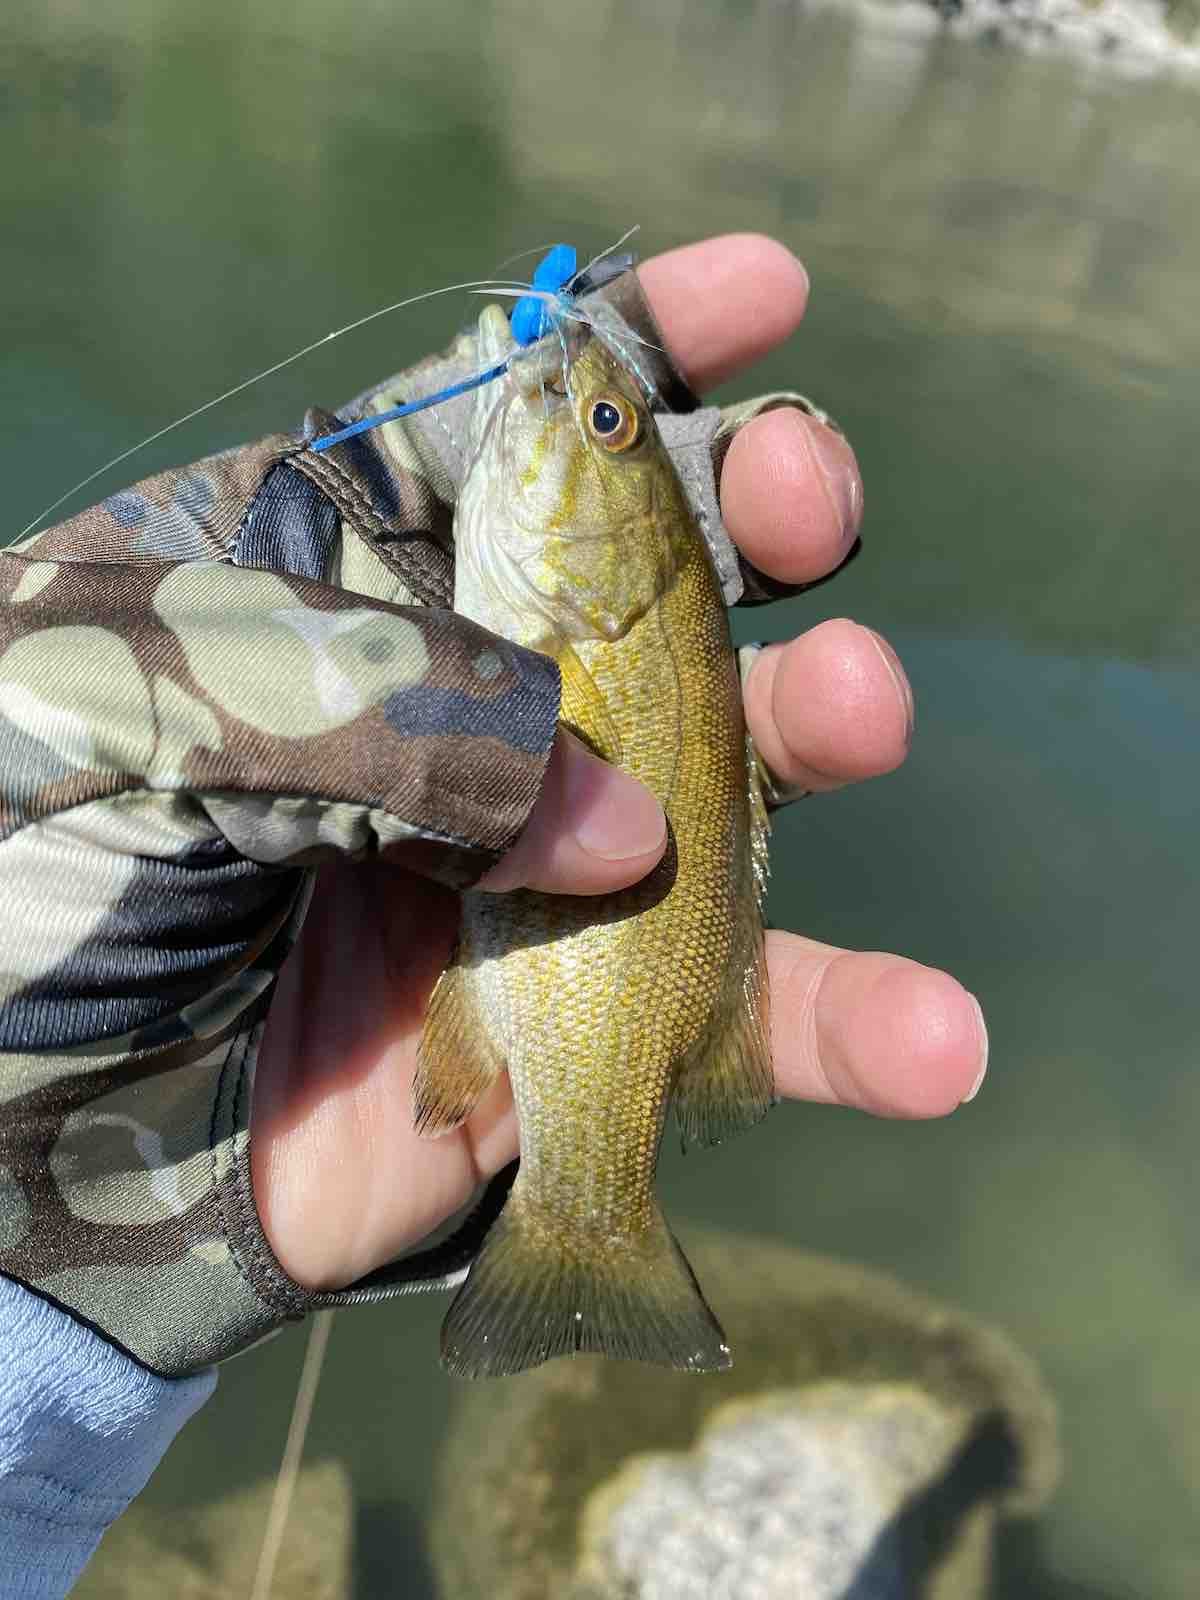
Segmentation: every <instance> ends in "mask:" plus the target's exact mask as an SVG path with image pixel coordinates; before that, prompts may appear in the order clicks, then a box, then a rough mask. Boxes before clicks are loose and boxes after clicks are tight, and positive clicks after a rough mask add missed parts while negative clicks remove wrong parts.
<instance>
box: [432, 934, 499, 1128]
mask: <svg viewBox="0 0 1200 1600" xmlns="http://www.w3.org/2000/svg"><path fill="white" fill-rule="evenodd" d="M504 1065H505V1064H504V1061H503V1059H502V1057H501V1055H500V1052H499V1050H497V1048H496V1046H495V1045H494V1044H493V1042H492V1039H491V1036H490V1034H489V1032H488V1027H487V1023H486V1021H485V1019H484V1018H483V1017H481V1016H480V1015H479V1014H478V1008H477V1007H476V1006H475V1004H474V1001H473V999H472V997H471V995H470V992H469V990H468V986H467V981H466V974H465V970H464V969H463V967H461V966H460V965H459V964H458V962H457V961H455V962H453V963H451V965H450V966H448V967H447V968H446V970H445V972H443V973H442V975H441V977H440V978H439V979H438V981H437V983H436V985H435V986H434V990H433V994H432V995H431V996H430V1000H429V1010H428V1011H427V1012H426V1015H425V1031H424V1032H423V1033H422V1035H421V1043H420V1046H419V1048H418V1051H417V1071H416V1076H415V1077H414V1079H413V1123H414V1125H415V1127H416V1130H417V1132H418V1133H419V1134H420V1135H421V1136H422V1137H423V1138H427V1139H432V1138H436V1137H437V1136H438V1134H442V1133H449V1132H450V1131H451V1130H452V1129H454V1128H457V1127H459V1126H460V1125H461V1124H462V1123H463V1122H465V1121H466V1119H467V1118H468V1117H469V1116H470V1115H471V1113H472V1111H474V1109H475V1107H476V1106H477V1105H478V1104H479V1102H480V1100H481V1099H482V1098H483V1096H484V1095H485V1094H486V1093H487V1091H488V1090H489V1089H490V1088H491V1086H492V1084H493V1083H495V1081H496V1079H497V1078H498V1077H499V1076H500V1074H501V1072H503V1070H504Z"/></svg>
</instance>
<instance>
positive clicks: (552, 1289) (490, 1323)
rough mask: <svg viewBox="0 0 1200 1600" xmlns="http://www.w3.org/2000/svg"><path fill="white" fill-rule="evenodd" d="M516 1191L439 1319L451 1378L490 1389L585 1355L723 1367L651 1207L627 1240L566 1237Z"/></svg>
mask: <svg viewBox="0 0 1200 1600" xmlns="http://www.w3.org/2000/svg"><path fill="white" fill-rule="evenodd" d="M520 1185H521V1178H520V1175H518V1178H517V1184H516V1186H515V1187H514V1189H513V1192H512V1194H511V1195H510V1197H509V1201H508V1204H507V1205H506V1206H505V1208H504V1210H503V1211H502V1212H501V1213H500V1217H499V1219H498V1221H496V1222H495V1223H494V1224H493V1225H492V1228H491V1231H490V1232H489V1233H488V1235H487V1237H486V1238H485V1240H484V1242H483V1248H482V1249H481V1250H480V1252H479V1254H478V1256H477V1257H476V1258H475V1262H474V1264H473V1265H472V1267H471V1270H470V1273H469V1274H468V1276H467V1281H466V1282H465V1283H464V1284H463V1286H462V1288H461V1289H460V1290H459V1291H458V1295H457V1297H456V1298H455V1300H454V1304H453V1305H452V1306H451V1307H450V1310H449V1312H448V1313H447V1315H446V1320H445V1323H444V1324H443V1326H442V1365H443V1366H444V1367H445V1368H446V1370H447V1371H448V1372H450V1373H452V1374H453V1375H454V1376H455V1377H459V1378H498V1377H504V1376H507V1375H508V1374H511V1373H515V1372H524V1371H525V1370H526V1369H527V1368H529V1367H536V1366H538V1365H540V1364H541V1363H542V1362H543V1361H549V1360H551V1359H552V1358H553V1357H554V1356H566V1355H577V1354H581V1353H583V1352H585V1351H595V1352H597V1353H599V1354H602V1355H607V1356H616V1357H619V1358H623V1359H625V1360H628V1361H652V1362H655V1363H657V1364H659V1365H660V1366H667V1367H676V1368H679V1369H681V1370H683V1371H687V1372H720V1371H723V1370H724V1369H725V1368H726V1367H728V1366H730V1365H731V1360H730V1355H729V1346H728V1345H727V1344H726V1342H725V1335H724V1334H723V1333H722V1331H721V1326H720V1324H719V1323H718V1322H717V1319H716V1318H715V1317H714V1316H713V1314H712V1312H711V1311H710V1309H709V1307H708V1303H707V1301H706V1300H705V1299H704V1296H703V1294H701V1292H700V1287H699V1285H698V1284H697V1282H696V1278H695V1275H694V1274H693V1272H692V1269H691V1267H690V1266H689V1265H688V1263H687V1258H686V1257H685V1256H684V1254H683V1251H682V1250H681V1249H680V1248H679V1245H678V1244H677V1243H676V1241H675V1238H674V1235H673V1234H672V1233H671V1230H670V1228H669V1227H668V1226H667V1222H666V1218H665V1217H664V1216H663V1214H662V1212H661V1211H660V1210H659V1209H658V1207H657V1206H655V1207H654V1209H653V1212H652V1214H651V1216H650V1217H649V1218H648V1219H647V1222H646V1224H645V1226H644V1227H643V1228H640V1229H638V1230H637V1231H636V1232H635V1233H633V1234H631V1235H629V1236H628V1237H625V1238H617V1239H614V1238H612V1237H611V1235H608V1234H605V1235H596V1236H592V1235H587V1234H584V1235H578V1234H564V1233H563V1231H562V1228H563V1225H562V1223H561V1222H559V1221H557V1220H556V1219H551V1218H550V1217H549V1216H547V1215H545V1214H542V1213H541V1212H539V1210H538V1209H537V1207H536V1205H535V1204H532V1203H531V1202H530V1199H529V1197H528V1196H527V1195H526V1194H524V1193H522V1191H521V1187H520Z"/></svg>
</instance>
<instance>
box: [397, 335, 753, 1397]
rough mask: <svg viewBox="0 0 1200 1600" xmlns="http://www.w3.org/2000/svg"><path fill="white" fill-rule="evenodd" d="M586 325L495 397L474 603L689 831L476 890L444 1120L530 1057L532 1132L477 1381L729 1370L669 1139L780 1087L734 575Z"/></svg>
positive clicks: (454, 1118)
mask: <svg viewBox="0 0 1200 1600" xmlns="http://www.w3.org/2000/svg"><path fill="white" fill-rule="evenodd" d="M566 339H567V340H569V351H567V350H564V352H563V354H562V357H561V360H560V359H559V357H558V356H557V355H556V354H555V352H554V351H553V349H552V348H550V347H551V346H552V344H553V341H547V342H546V343H544V344H543V345H542V346H535V347H534V349H533V350H532V351H530V352H529V353H527V354H518V355H515V356H513V358H512V360H511V362H510V364H509V369H508V371H507V373H506V374H505V375H504V376H503V377H502V378H500V379H499V380H497V381H495V382H494V383H492V384H490V385H488V386H487V387H486V388H483V389H481V390H480V391H479V394H478V396H477V399H476V406H475V412H474V423H473V442H474V453H473V455H472V458H471V460H470V463H469V466H468V470H467V474H466V478H465V480H464V482H463V485H462V490H461V493H460V497H459V502H458V508H457V511H456V518H455V545H456V552H457V554H456V563H457V564H456V580H455V600H454V603H455V609H456V610H457V611H460V612H462V613H463V614H464V615H466V616H469V617H471V618H472V619H473V620H475V621H476V622H479V623H481V624H483V626H485V627H487V628H489V629H491V630H492V632H494V633H497V634H500V635H502V636H504V637H505V638H508V639H511V640H514V641H516V642H517V643H520V644H523V645H527V646H529V647H531V648H533V649H536V650H540V651H543V652H544V653H545V654H547V655H550V656H552V657H553V658H554V659H555V660H556V661H557V662H558V664H559V667H560V670H561V673H562V684H563V697H562V709H561V717H562V721H563V722H564V723H565V724H566V725H567V726H568V727H569V728H571V729H572V731H574V732H575V733H576V734H578V735H579V736H580V737H582V738H583V739H584V740H585V741H586V742H587V743H588V744H589V745H590V746H591V748H592V749H593V750H594V751H596V753H597V754H599V755H602V756H604V757H605V758H606V759H607V760H609V761H612V762H614V763H616V764H617V765H619V766H621V767H622V768H624V770H625V771H627V772H629V773H631V774H633V775H634V776H635V777H637V778H639V779H640V780H641V781H642V782H643V783H644V784H646V785H647V786H648V787H649V788H650V789H651V790H653V792H654V793H655V795H656V796H657V797H658V799H659V800H660V802H661V803H662V805H663V808H664V810H665V811H666V814H667V817H668V820H669V823H670V842H669V844H668V849H667V853H666V856H665V857H664V859H663V861H662V862H661V863H660V865H659V866H658V867H657V868H656V869H655V870H654V871H653V872H652V873H651V874H650V875H649V876H648V877H647V878H646V879H644V880H643V881H642V882H641V883H638V884H636V885H634V886H633V887H632V888H630V889H626V890H623V891H621V892H620V893H617V894H611V895H604V896H598V897H597V896H567V895H553V896H552V895H544V894H538V893H534V892H532V891H525V890H523V891H519V892H517V893H514V894H507V895H489V894H486V893H481V892H472V893H468V894H466V895H465V896H464V897H463V908H462V922H461V928H460V937H459V944H458V948H457V950H456V953H455V956H454V958H453V960H452V962H451V965H450V966H449V967H448V968H447V970H446V972H445V973H444V974H443V975H442V977H441V979H440V980H439V982H438V984H437V987H436V988H435V990H434V993H433V997H432V999H431V1001H430V1006H429V1012H428V1016H427V1018H426V1023H425V1030H424V1035H423V1038H422V1041H421V1048H420V1057H419V1065H418V1072H417V1078H416V1082H415V1085H414V1109H415V1116H416V1121H417V1126H418V1128H419V1129H420V1130H421V1132H423V1133H425V1134H428V1135H436V1134H439V1133H444V1132H446V1131H448V1130H449V1129H451V1128H454V1127H457V1126H458V1125H459V1124H460V1123H461V1122H462V1121H463V1120H464V1119H465V1118H466V1117H467V1116H468V1115H469V1114H470V1112H471V1111H472V1110H473V1109H474V1107H475V1105H476V1104H477V1103H478V1101H479V1099H480V1097H481V1096H482V1095H483V1094H484V1093H485V1092H486V1090H487V1089H488V1088H489V1087H490V1086H491V1085H492V1083H494V1081H495V1080H496V1078H497V1077H498V1076H499V1074H500V1073H501V1072H503V1071H504V1070H507V1071H508V1073H509V1076H510V1078H511V1082H512V1089H513V1095H514V1099H515V1101H516V1109H517V1118H518V1123H519V1127H520V1147H521V1165H520V1169H519V1171H518V1174H517V1178H516V1182H515V1184H514V1185H513V1188H512V1191H511V1193H510V1195H509V1197H508V1200H507V1203H506V1205H505V1207H504V1210H503V1211H502V1212H501V1214H500V1216H499V1218H498V1219H497V1220H496V1222H495V1223H494V1224H493V1225H492V1227H491V1229H490V1231H489V1232H488V1233H487V1235H486V1238H485V1240H484V1243H483V1245H482V1248H481V1249H480V1252H479V1254H478V1256H477V1257H476V1259H475V1261H474V1263H473V1265H472V1267H471V1270H470V1273H469V1275H468V1277H467V1280H466V1282H465V1283H464V1284H463V1285H462V1287H461V1289H460V1290H459V1292H458V1295H457V1297H456V1298H455V1300H454V1303H453V1304H452V1306H451V1308H450V1311H449V1313H448V1314H447V1317H446V1321H445V1325H444V1327H443V1333H442V1358H443V1363H444V1365H445V1366H446V1367H447V1369H448V1370H449V1371H451V1372H453V1373H455V1374H458V1375H460V1376H464V1377H482V1376H492V1375H501V1374H507V1373H515V1372H520V1371H522V1370H524V1369H525V1368H527V1367H530V1366H535V1365H537V1364H538V1363H539V1362H542V1361H545V1360H548V1359H550V1358H551V1357H553V1356H557V1355H564V1354H570V1353H573V1352H577V1351H602V1352H604V1353H606V1354H608V1355H613V1356H620V1357H626V1358H630V1359H637V1360H644V1361H653V1362H658V1363H661V1364H664V1365H667V1366H672V1367H679V1368H684V1369H687V1370H691V1371H697V1372H706V1371H714V1370H718V1369H721V1368H724V1367H727V1366H728V1365H729V1364H730V1353H729V1348H728V1346H727V1344H726V1342H725V1337H724V1335H723V1333H722V1331H721V1328H720V1325H719V1324H718V1322H717V1320H716V1318H715V1317H714V1316H713V1313H712V1311H711V1310H710V1309H709V1307H708V1305H707V1303H706V1302H705V1300H704V1297H703V1295H702V1294H701V1292H700V1289H699V1286H698V1285H697V1283H696V1280H695V1278H694V1276H693V1274H692V1272H691V1269H690V1267H689V1266H688V1264H687V1261H686V1259H685V1257H684V1255H683V1252H682V1251H681V1250H680V1248H679V1246H678V1244H677V1243H676V1241H675V1239H674V1237H673V1236H672V1234H671V1231H670V1229H669V1227H668V1225H667V1223H666V1220H665V1218H664V1216H663V1214H662V1211H661V1210H660V1208H659V1206H658V1203H657V1201H656V1199H655V1196H654V1172H655V1167H656V1164H657V1156H658V1147H659V1142H660V1139H661V1136H662V1132H663V1127H664V1122H665V1117H666V1112H667V1107H668V1103H669V1102H672V1101H673V1103H674V1107H675V1112H676V1116H677V1119H678V1122H679V1125H680V1128H681V1131H682V1133H683V1136H684V1138H685V1140H687V1141H691V1142H697V1143H704V1144H712V1143H717V1142H718V1141H719V1140H721V1139H723V1138H726V1137H728V1136H729V1135H731V1134H733V1133H735V1132H738V1131H739V1130H740V1129H742V1128H744V1127H748V1126H750V1125H751V1124H752V1123H754V1122H756V1121H758V1120H759V1118H761V1117H762V1116H763V1115H764V1114H765V1112H766V1110H767V1109H768V1107H769V1106H770V1105H771V1103H772V1100H773V1077H772V1071H771V1059H770V1048H769V1043H768V1028H767V980H766V968H765V959H764V951H763V923H762V909H761V903H762V895H763V890H764V887H765V881H766V839H767V831H768V829H767V818H766V811H765V808H764V806H763V803H762V797H761V793H760V790H759V786H758V780H757V776H756V768H755V761H754V757H753V752H752V750H751V749H750V748H749V744H748V738H747V734H746V731H745V725H744V721H743V715H742V703H741V689H740V685H739V682H738V675H737V668H736V663H735V660H734V655H733V650H732V645H731V642H730V635H729V625H728V619H727V616H726V611H725V605H724V601H723V598H722V595H721V590H720V586H719V584H718V582H717V579H716V576H715V574H714V572H713V569H712V565H711V561H710V558H709V554H708V549H707V546H706V544H705V541H704V537H703V535H702V533H701V531H700V529H699V527H698V526H697V524H696V521H695V518H694V515H693V513H692V510H691V507H690V505H689V503H688V500H687V497H686V495H685V493H684V491H683V488H682V486H681V484H680V482H679V479H678V477H677V476H676V473H675V469H674V466H673V464H672V462H671V459H670V456H669V455H668V453H667V450H666V448H665V446H664V445H663V443H662V440H661V438H660V437H659V434H658V430H657V428H656V426H655V423H654V419H653V417H652V416H651V414H650V411H649V408H648V406H647V404H646V402H645V400H644V398H643V395H642V393H641V390H640V389H639V387H638V385H637V383H636V380H635V379H634V377H633V375H632V374H631V373H630V372H629V371H627V370H626V368H625V366H624V364H623V363H622V362H620V361H619V360H618V359H617V357H616V356H615V355H614V354H613V353H612V351H611V350H610V349H609V348H608V346H607V345H606V344H605V343H603V342H602V341H601V340H600V339H599V338H598V337H596V336H594V335H589V334H588V332H587V330H583V331H577V330H574V329H573V330H571V332H570V334H568V335H566ZM480 344H481V354H482V357H483V359H484V360H485V361H486V362H487V363H488V364H489V365H490V364H492V363H493V362H499V361H501V360H503V359H504V358H505V357H506V356H509V355H511V354H512V352H513V350H514V344H513V340H512V336H511V334H510V332H509V329H508V324H507V322H506V320H505V317H504V314H503V312H501V311H500V310H499V308H498V307H495V306H489V307H488V308H487V309H486V310H485V311H484V313H483V315H482V316H481V318H480ZM548 350H549V353H547V352H548Z"/></svg>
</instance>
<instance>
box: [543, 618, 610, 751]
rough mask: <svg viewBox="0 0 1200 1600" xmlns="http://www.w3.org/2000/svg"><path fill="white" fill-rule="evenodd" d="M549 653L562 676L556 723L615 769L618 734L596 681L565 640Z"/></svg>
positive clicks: (560, 641) (556, 643)
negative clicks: (560, 723)
mask: <svg viewBox="0 0 1200 1600" xmlns="http://www.w3.org/2000/svg"><path fill="white" fill-rule="evenodd" d="M552 653H553V656H554V659H555V661H557V662H558V670H559V672H560V673H561V674H562V704H561V707H560V709H559V713H558V714H559V718H560V720H561V721H563V722H565V723H566V724H567V726H568V727H569V728H570V729H571V731H572V732H573V733H577V734H578V735H579V736H580V738H581V739H583V741H584V743H585V744H587V745H590V747H591V748H592V750H593V751H595V753H596V755H598V756H603V757H604V759H605V760H606V761H611V762H613V763H614V765H617V766H619V765H620V762H621V753H622V752H621V735H620V734H619V733H618V732H617V725H616V723H615V722H614V721H613V719H612V716H611V715H610V713H609V709H608V707H607V706H606V705H605V703H604V696H603V695H602V694H601V693H600V690H599V689H598V688H597V686H596V680H595V679H594V678H593V677H592V675H591V673H590V672H589V671H588V669H587V668H586V667H585V666H584V664H583V662H582V661H581V660H580V659H579V657H578V656H577V655H576V653H575V651H574V650H573V649H572V648H571V646H570V645H569V644H568V643H567V641H566V640H565V639H559V640H557V641H556V642H555V644H554V648H553V652H552Z"/></svg>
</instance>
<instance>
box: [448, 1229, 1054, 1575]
mask: <svg viewBox="0 0 1200 1600" xmlns="http://www.w3.org/2000/svg"><path fill="white" fill-rule="evenodd" d="M687 1250H688V1255H689V1257H690V1258H691V1259H692V1261H693V1263H694V1264H695V1266H696V1270H697V1273H698V1275H699V1277H700V1279H701V1281H702V1282H703V1283H704V1285H705V1288H706V1290H707V1291H708V1293H709V1294H710V1297H711V1299H712V1301H713V1303H714V1305H715V1306H716V1308H717V1309H718V1312H719V1314H720V1316H721V1319H722V1321H723V1323H724V1325H725V1328H726V1331H727V1333H728V1334H729V1337H730V1343H731V1344H732V1346H733V1352H734V1362H735V1365H734V1368H733V1370H732V1372H729V1373H722V1374H713V1375H709V1376H705V1377H695V1376H691V1375H688V1374H683V1373H675V1372H665V1371H662V1370H659V1369H656V1368H651V1367H642V1366H636V1365H630V1364H625V1363H620V1362H605V1361H603V1360H601V1359H599V1358H594V1357H586V1358H585V1357H580V1358H576V1359H574V1360H571V1361H559V1362H554V1363H551V1364H549V1365H547V1366H545V1367H541V1368H539V1369H538V1370H537V1371H536V1372H534V1373H532V1374H525V1375H523V1376H522V1377H520V1378H515V1379H506V1380H500V1381H497V1382H494V1383H489V1384H486V1385H485V1384H480V1385H477V1386H473V1387H472V1388H471V1389H468V1390H466V1391H464V1394H463V1397H462V1399H461V1401H460V1404H459V1409H458V1412H457V1416H456V1420H455V1423H454V1426H453V1428H452V1431H451V1435H450V1438H449V1440H448V1443H447V1448H446V1450H445V1453H444V1457H443V1461H442V1464H441V1471H440V1475H439V1489H438V1495H437V1500H436V1505H435V1510H434V1518H433V1527H432V1539H433V1546H434V1555H435V1560H436V1562H437V1566H438V1571H439V1576H440V1578H441V1581H442V1592H443V1594H444V1595H445V1597H446V1600H474V1597H476V1596H479V1597H483V1596H487V1597H489V1600H492V1597H494V1600H551V1597H554V1600H560V1597H568V1600H601V1597H605V1600H611V1597H617V1600H693V1597H694V1600H701V1597H704V1600H776V1597H780V1600H782V1597H783V1596H785V1595H786V1596H793V1595H795V1594H798V1593H802V1594H804V1595H805V1596H806V1600H824V1597H830V1600H832V1597H834V1596H842V1597H845V1600H850V1597H851V1596H853V1600H901V1597H907V1596H916V1595H921V1596H926V1597H931V1600H932V1597H936V1600H951V1597H953V1600H968V1597H969V1596H972V1595H982V1594H984V1593H985V1592H986V1582H987V1571H988V1564H989V1556H990V1547H991V1537H992V1530H993V1527H994V1525H995V1521H996V1519H997V1517H998V1516H1000V1515H1015V1514H1020V1513H1029V1512H1032V1511H1033V1510H1035V1509H1036V1508H1037V1507H1039V1506H1040V1505H1041V1504H1042V1503H1043V1502H1044V1500H1045V1499H1046V1497H1047V1496H1048V1494H1049V1493H1050V1490H1051V1489H1052V1487H1053V1485H1054V1482H1055V1481H1056V1477H1057V1471H1058V1452H1057V1445H1056V1431H1055V1420H1054V1410H1053V1406H1052V1403H1051V1401H1050V1399H1049V1397H1048V1396H1047V1394H1046V1391H1045V1388H1044V1386H1043V1385H1042V1383H1041V1380H1040V1379H1039V1377H1038V1375H1037V1373H1036V1371H1035V1370H1034V1368H1033V1367H1032V1365H1031V1364H1030V1363H1029V1362H1028V1360H1027V1359H1026V1358H1025V1357H1024V1356H1022V1355H1021V1354H1020V1353H1019V1352H1018V1351H1017V1350H1016V1349H1015V1348H1014V1347H1013V1346H1012V1345H1011V1344H1010V1343H1009V1342H1008V1341H1007V1340H1006V1339H1004V1338H1003V1337H1002V1336H1001V1335H999V1334H997V1333H995V1332H993V1331H991V1330H988V1329H985V1328H983V1327H981V1326H979V1325H978V1324H976V1323H974V1322H972V1321H970V1320H969V1319H968V1318H966V1317H964V1316H962V1315H961V1314H958V1313H956V1312H952V1311H949V1310H947V1309H946V1308H944V1307H941V1306H938V1305H937V1304H936V1303H934V1302H932V1301H930V1300H928V1299H926V1298H924V1297H923V1296H919V1295H916V1294H913V1293H912V1292H910V1291H908V1290H906V1289H904V1288H902V1287H901V1286H900V1285H899V1284H897V1283H895V1282H894V1281H892V1280H890V1279H888V1278H886V1277H884V1276H882V1275H879V1274H875V1273H870V1272H866V1271H863V1270H861V1269H858V1268H855V1267H851V1266H847V1265H844V1264H842V1263H838V1262H834V1261H828V1260H825V1259H823V1258H821V1257H819V1256H812V1255H807V1254H805V1253H803V1252H801V1251H795V1250H790V1249H787V1248H785V1247H783V1246H780V1245H776V1244H771V1243H767V1242H765V1241H760V1240H754V1239H748V1238H735V1237H733V1236H729V1235H716V1234H710V1235H708V1236H706V1237H702V1238H701V1239H700V1240H695V1239H689V1240H688V1241H687Z"/></svg>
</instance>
